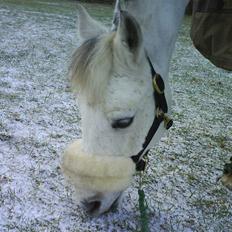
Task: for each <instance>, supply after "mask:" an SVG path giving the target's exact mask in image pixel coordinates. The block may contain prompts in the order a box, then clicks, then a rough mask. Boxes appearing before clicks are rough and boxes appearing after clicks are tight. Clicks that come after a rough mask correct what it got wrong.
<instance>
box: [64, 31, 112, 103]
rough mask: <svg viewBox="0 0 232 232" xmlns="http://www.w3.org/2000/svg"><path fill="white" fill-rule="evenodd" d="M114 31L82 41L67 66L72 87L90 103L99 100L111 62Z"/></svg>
mask: <svg viewBox="0 0 232 232" xmlns="http://www.w3.org/2000/svg"><path fill="white" fill-rule="evenodd" d="M114 37H115V33H114V32H112V33H110V34H107V35H103V36H98V37H95V38H93V39H89V40H87V41H84V42H83V44H82V45H81V46H80V47H79V48H77V50H76V51H75V52H74V54H73V57H72V62H71V65H70V68H69V75H70V77H71V82H72V89H73V90H74V92H77V93H78V94H79V93H81V95H84V96H86V98H87V100H88V102H89V103H90V104H96V103H97V102H101V100H102V96H103V93H104V91H105V89H106V85H107V83H108V79H109V77H110V76H111V75H110V74H111V69H112V64H113V39H114Z"/></svg>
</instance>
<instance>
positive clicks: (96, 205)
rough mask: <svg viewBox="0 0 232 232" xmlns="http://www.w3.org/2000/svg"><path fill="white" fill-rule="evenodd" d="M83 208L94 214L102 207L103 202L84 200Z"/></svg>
mask: <svg viewBox="0 0 232 232" xmlns="http://www.w3.org/2000/svg"><path fill="white" fill-rule="evenodd" d="M81 204H82V206H83V208H84V209H85V211H86V212H87V213H88V214H90V215H94V214H96V213H97V211H98V210H99V209H100V207H101V202H100V201H87V200H84V201H82V202H81Z"/></svg>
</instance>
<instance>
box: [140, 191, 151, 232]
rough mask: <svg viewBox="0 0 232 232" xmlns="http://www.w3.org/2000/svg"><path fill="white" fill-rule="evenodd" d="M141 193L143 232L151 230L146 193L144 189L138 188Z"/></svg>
mask: <svg viewBox="0 0 232 232" xmlns="http://www.w3.org/2000/svg"><path fill="white" fill-rule="evenodd" d="M138 194H139V211H140V225H141V230H140V231H141V232H149V231H150V230H149V226H148V223H149V218H148V212H147V211H148V205H147V202H146V199H145V193H144V191H143V189H139V190H138Z"/></svg>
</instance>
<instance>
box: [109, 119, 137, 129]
mask: <svg viewBox="0 0 232 232" xmlns="http://www.w3.org/2000/svg"><path fill="white" fill-rule="evenodd" d="M133 120H134V117H128V118H121V119H116V120H114V121H113V122H112V124H111V127H112V128H114V129H118V128H120V129H124V128H127V127H129V126H130V125H131V123H132V122H133Z"/></svg>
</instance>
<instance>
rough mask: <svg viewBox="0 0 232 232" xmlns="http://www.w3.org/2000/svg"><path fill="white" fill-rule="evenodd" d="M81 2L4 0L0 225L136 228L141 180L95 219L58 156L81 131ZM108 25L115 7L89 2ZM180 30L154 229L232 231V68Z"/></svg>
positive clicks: (156, 173) (153, 179) (158, 156)
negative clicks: (76, 59)
mask: <svg viewBox="0 0 232 232" xmlns="http://www.w3.org/2000/svg"><path fill="white" fill-rule="evenodd" d="M75 4H76V2H75V1H62V0H55V1H50V2H48V1H44V0H41V1H35V0H31V1H29V0H23V1H20V3H19V1H16V0H8V1H6V0H1V2H0V22H1V23H0V25H1V26H0V160H1V162H0V231H1V232H5V231H12V232H13V231H20V232H27V231H28V232H32V231H41V232H42V231H53V232H54V231H62V232H65V231H69V232H74V231H75V232H77V231H80V232H82V231H91V232H93V231H98V232H100V231H102V232H105V231H107V232H108V231H122V232H124V231H125V232H126V231H138V229H139V211H138V195H137V186H138V182H137V178H135V181H134V183H133V184H132V186H131V187H130V188H129V189H128V190H127V191H126V193H125V199H124V201H123V205H122V208H121V209H119V210H118V211H117V212H114V213H109V214H107V215H103V216H101V217H99V218H89V217H87V216H86V215H85V214H84V213H83V212H82V210H81V209H80V208H79V206H78V205H77V204H76V203H75V201H74V200H73V199H72V197H71V195H72V192H73V190H72V188H71V186H69V185H68V184H66V183H65V181H64V178H63V176H62V174H61V171H60V167H59V162H60V155H61V154H62V151H63V150H64V148H65V147H66V146H67V144H68V143H69V142H70V141H72V140H74V139H76V138H78V137H80V136H81V131H80V123H79V121H80V115H79V111H78V108H77V106H76V103H75V98H74V96H73V94H72V93H71V91H70V86H69V80H68V78H67V67H68V63H69V61H70V56H71V53H72V51H73V49H74V48H75V47H76V46H77V44H78V35H77V33H76V14H77V13H76V9H75ZM86 6H87V8H88V9H89V10H90V12H91V14H92V15H93V16H95V17H97V18H98V19H100V20H101V21H103V22H104V23H106V24H109V23H110V20H111V13H112V8H111V7H110V6H109V5H108V6H102V5H97V4H93V5H86ZM189 23H190V19H189V18H186V19H185V21H184V25H183V27H182V29H181V30H180V34H179V39H178V42H177V45H176V50H175V53H174V56H173V60H172V63H171V70H170V80H171V83H172V86H173V99H174V100H175V103H176V105H175V107H174V110H173V118H174V126H173V128H172V129H171V130H170V132H169V134H168V135H167V136H166V137H164V138H163V139H162V140H161V142H160V144H159V145H158V146H157V147H155V148H154V149H153V151H152V152H151V154H150V162H149V167H148V170H147V173H146V174H145V176H144V179H143V183H144V190H145V193H146V197H147V202H148V205H149V208H150V211H149V216H150V224H149V225H150V229H151V231H152V232H153V231H160V232H165V231H176V232H181V231H185V232H187V231H188V232H190V231H199V232H201V231H202V232H205V231H209V232H211V231H213V232H222V231H224V232H229V231H232V223H231V222H232V193H231V192H229V191H228V190H227V189H225V188H224V187H223V186H222V185H221V183H220V182H219V183H217V182H216V179H217V177H218V176H220V175H221V173H222V169H223V165H224V163H225V162H226V161H228V160H229V157H230V156H231V154H232V91H231V89H232V75H231V73H229V72H226V71H223V70H220V69H218V68H215V67H214V66H213V65H211V64H210V63H209V62H208V61H207V60H205V59H204V58H203V57H202V56H201V55H200V54H199V53H198V52H197V51H196V50H195V49H194V48H193V47H192V45H191V42H190V39H189V36H188V34H189Z"/></svg>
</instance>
